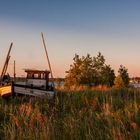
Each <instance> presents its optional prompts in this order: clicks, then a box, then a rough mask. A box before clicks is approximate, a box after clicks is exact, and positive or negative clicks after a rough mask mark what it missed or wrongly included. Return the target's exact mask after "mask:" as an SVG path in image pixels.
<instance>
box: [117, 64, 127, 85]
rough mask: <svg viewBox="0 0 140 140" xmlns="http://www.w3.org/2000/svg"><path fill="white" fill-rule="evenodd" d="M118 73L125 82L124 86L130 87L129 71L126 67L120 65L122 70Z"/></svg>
mask: <svg viewBox="0 0 140 140" xmlns="http://www.w3.org/2000/svg"><path fill="white" fill-rule="evenodd" d="M118 73H119V75H120V76H121V77H122V80H123V82H124V85H125V86H126V87H127V86H128V85H129V74H128V69H126V68H125V66H123V65H120V68H119V70H118Z"/></svg>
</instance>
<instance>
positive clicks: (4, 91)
mask: <svg viewBox="0 0 140 140" xmlns="http://www.w3.org/2000/svg"><path fill="white" fill-rule="evenodd" d="M9 94H12V85H4V86H1V87H0V95H1V96H5V95H9Z"/></svg>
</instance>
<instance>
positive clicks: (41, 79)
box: [13, 69, 55, 99]
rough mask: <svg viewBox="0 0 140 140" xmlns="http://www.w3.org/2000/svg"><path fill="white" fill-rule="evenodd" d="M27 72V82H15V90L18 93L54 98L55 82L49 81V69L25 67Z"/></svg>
mask: <svg viewBox="0 0 140 140" xmlns="http://www.w3.org/2000/svg"><path fill="white" fill-rule="evenodd" d="M25 72H26V73H27V76H26V79H25V82H15V83H14V84H13V92H14V93H16V95H27V96H34V97H41V98H44V97H47V98H48V99H51V98H53V96H54V94H55V92H54V87H53V84H52V83H50V82H49V74H50V71H48V70H34V69H25Z"/></svg>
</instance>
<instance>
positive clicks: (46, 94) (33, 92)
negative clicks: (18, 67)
mask: <svg viewBox="0 0 140 140" xmlns="http://www.w3.org/2000/svg"><path fill="white" fill-rule="evenodd" d="M14 93H16V94H17V95H18V94H20V95H27V96H35V97H41V98H48V99H51V98H53V97H54V91H46V90H41V89H35V88H30V87H22V86H21V87H20V86H14Z"/></svg>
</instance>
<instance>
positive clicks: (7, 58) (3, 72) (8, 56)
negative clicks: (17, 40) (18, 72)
mask: <svg viewBox="0 0 140 140" xmlns="http://www.w3.org/2000/svg"><path fill="white" fill-rule="evenodd" d="M12 46H13V43H11V45H10V48H9V51H8V53H7V56H6V59H5V63H4V66H3V69H2V73H1V80H2V78H3V76H4V75H5V73H6V71H7V68H8V63H9V60H10V52H11V49H12Z"/></svg>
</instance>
